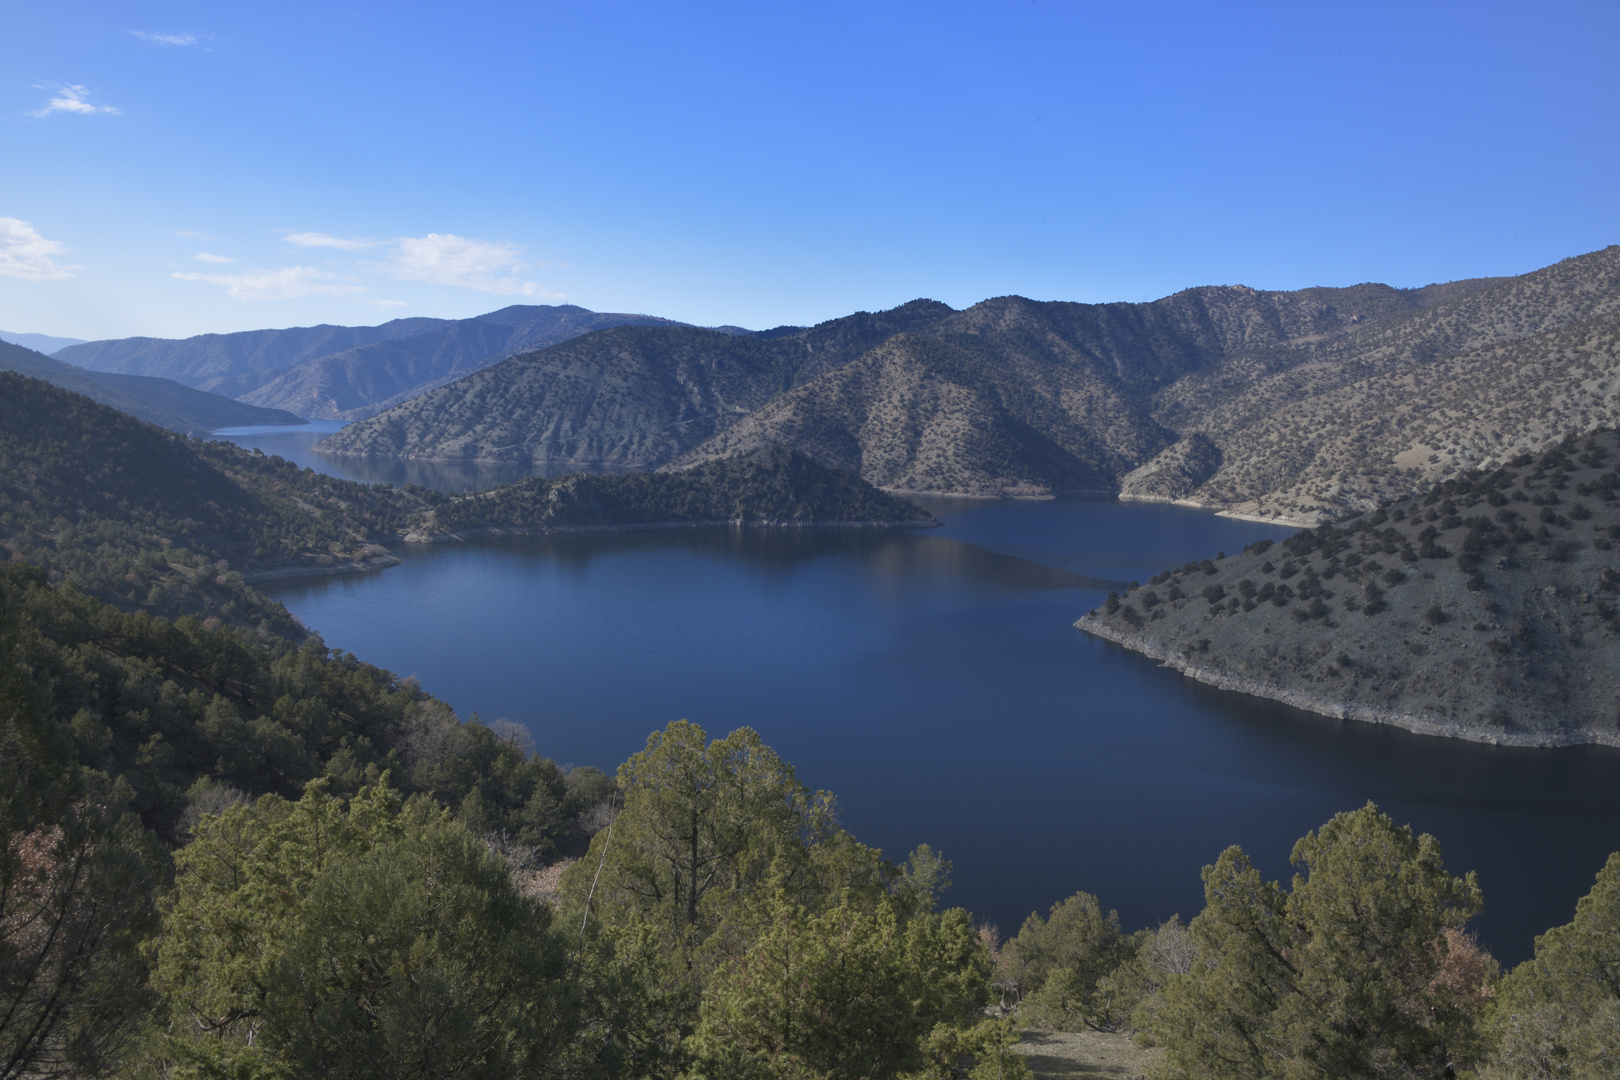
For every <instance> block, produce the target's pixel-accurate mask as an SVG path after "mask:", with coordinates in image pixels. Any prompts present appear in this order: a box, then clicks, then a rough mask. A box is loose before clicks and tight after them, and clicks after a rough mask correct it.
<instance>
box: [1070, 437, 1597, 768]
mask: <svg viewBox="0 0 1620 1080" xmlns="http://www.w3.org/2000/svg"><path fill="white" fill-rule="evenodd" d="M1616 541H1620V439H1617V437H1616V436H1615V434H1614V433H1613V432H1603V433H1600V434H1597V435H1594V436H1589V437H1585V438H1581V439H1573V438H1571V439H1566V440H1564V441H1562V442H1560V443H1557V444H1554V445H1553V446H1552V447H1550V448H1548V449H1547V450H1545V451H1543V452H1542V453H1540V454H1539V455H1536V456H1532V455H1529V454H1521V455H1519V456H1516V457H1514V458H1513V459H1511V460H1510V461H1509V462H1508V463H1507V465H1506V466H1504V467H1500V468H1497V469H1494V470H1490V471H1484V472H1479V473H1469V474H1464V475H1461V476H1458V477H1453V478H1452V479H1449V480H1446V481H1444V482H1441V483H1439V484H1436V485H1435V486H1433V487H1432V488H1431V489H1430V490H1429V491H1428V492H1427V493H1426V494H1424V495H1422V496H1410V497H1407V498H1403V499H1400V500H1397V501H1395V502H1393V503H1391V504H1389V505H1388V506H1386V507H1384V508H1382V509H1380V510H1378V511H1376V512H1373V513H1368V514H1362V515H1359V516H1356V517H1354V518H1353V519H1351V520H1349V521H1346V522H1343V523H1341V524H1339V525H1337V526H1335V525H1331V524H1329V525H1322V526H1320V527H1318V528H1315V529H1307V530H1305V531H1303V532H1301V533H1299V534H1298V535H1296V536H1295V537H1293V538H1291V539H1289V540H1286V541H1284V542H1282V543H1281V544H1277V545H1272V544H1271V543H1270V542H1269V541H1263V542H1261V543H1259V544H1255V545H1251V547H1250V548H1248V549H1245V551H1244V552H1242V553H1241V554H1234V555H1232V556H1231V557H1229V558H1228V557H1224V556H1218V557H1215V558H1211V559H1205V560H1203V561H1202V562H1200V563H1189V564H1188V565H1186V566H1183V567H1181V568H1179V569H1174V570H1166V571H1165V572H1163V573H1161V574H1159V575H1158V576H1156V577H1155V578H1153V579H1152V580H1151V581H1149V582H1148V583H1147V584H1146V585H1133V586H1132V587H1131V588H1130V589H1129V590H1127V591H1126V592H1125V594H1124V595H1117V594H1113V595H1110V597H1109V600H1108V603H1107V604H1106V605H1105V606H1104V607H1103V608H1100V609H1098V610H1096V611H1093V612H1091V613H1090V614H1088V615H1086V616H1085V617H1083V618H1082V619H1081V620H1080V621H1079V622H1078V623H1077V624H1076V625H1077V626H1079V627H1080V628H1081V629H1082V630H1085V631H1088V632H1090V633H1092V634H1096V635H1098V636H1100V637H1104V638H1107V639H1108V640H1111V641H1115V642H1118V643H1120V644H1122V645H1125V646H1126V647H1127V648H1130V649H1134V650H1136V651H1138V652H1141V653H1144V654H1146V655H1148V656H1151V657H1153V658H1155V659H1159V660H1163V661H1164V662H1165V663H1166V665H1167V666H1170V667H1174V668H1176V669H1178V670H1180V671H1182V672H1184V673H1185V674H1187V675H1190V676H1191V677H1193V678H1195V679H1198V680H1200V681H1202V682H1206V683H1210V684H1212V685H1215V686H1220V687H1224V688H1227V689H1231V690H1238V691H1242V692H1244V693H1250V694H1257V695H1260V696H1262V697H1269V698H1275V699H1277V700H1280V701H1285V702H1288V703H1290V704H1293V705H1297V706H1299V707H1301V708H1305V709H1310V710H1312V711H1315V712H1320V713H1325V714H1327V715H1330V716H1340V717H1346V718H1349V719H1353V720H1364V721H1371V722H1375V723H1387V724H1394V725H1397V726H1400V727H1404V728H1407V729H1410V730H1412V731H1418V732H1423V733H1428V734H1435V735H1446V736H1453V737H1460V738H1466V739H1473V740H1476V741H1485V742H1494V743H1504V744H1516V745H1531V746H1551V745H1562V744H1568V743H1583V742H1596V743H1603V744H1607V745H1616V746H1620V689H1617V688H1620V549H1617V548H1616Z"/></svg>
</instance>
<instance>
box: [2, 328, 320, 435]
mask: <svg viewBox="0 0 1620 1080" xmlns="http://www.w3.org/2000/svg"><path fill="white" fill-rule="evenodd" d="M0 371H15V372H17V373H19V374H22V375H29V376H32V377H33V378H36V379H43V380H45V381H46V382H48V383H50V384H51V385H53V386H60V387H62V388H63V389H64V390H72V391H74V392H75V393H79V394H83V395H85V396H86V397H89V398H94V399H95V400H96V401H99V402H101V403H102V404H103V405H111V406H112V407H113V408H115V409H119V410H122V411H123V412H127V413H129V414H130V415H131V416H135V417H138V418H139V419H142V420H145V421H147V422H148V423H152V424H157V425H158V426H160V427H166V428H168V429H169V430H171V431H178V432H181V433H182V434H186V435H202V434H205V433H207V432H210V431H216V430H218V429H220V428H227V427H252V426H256V425H265V426H277V425H280V426H290V425H297V424H302V423H304V420H303V419H302V418H301V417H298V416H294V415H293V414H292V413H289V412H284V411H282V410H280V409H261V408H259V407H258V406H256V405H247V404H244V403H242V402H240V401H233V400H231V399H230V398H228V397H221V396H220V395H218V394H210V393H208V392H206V391H203V390H193V389H192V388H191V387H189V386H183V385H181V384H180V383H177V382H174V381H173V380H170V379H159V378H154V377H151V376H147V375H113V374H107V373H105V372H99V371H87V370H85V369H84V368H78V367H74V366H72V365H71V364H64V363H62V362H61V361H59V360H53V359H51V358H50V357H48V356H45V355H43V354H41V353H37V352H35V351H33V350H32V349H25V348H23V347H22V346H20V345H13V344H10V343H8V342H3V341H0Z"/></svg>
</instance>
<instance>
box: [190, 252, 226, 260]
mask: <svg viewBox="0 0 1620 1080" xmlns="http://www.w3.org/2000/svg"><path fill="white" fill-rule="evenodd" d="M192 258H193V259H196V260H197V261H198V262H205V263H233V262H235V261H236V260H235V259H233V258H230V257H229V256H227V255H211V254H209V253H208V252H206V251H199V252H197V254H195V255H193V256H192Z"/></svg>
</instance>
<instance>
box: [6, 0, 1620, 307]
mask: <svg viewBox="0 0 1620 1080" xmlns="http://www.w3.org/2000/svg"><path fill="white" fill-rule="evenodd" d="M0 30H3V32H0V146H3V147H4V148H5V154H4V159H5V164H4V168H3V169H0V329H6V330H11V331H19V332H38V333H50V334H59V335H66V336H75V337H85V338H97V337H115V336H124V335H130V334H154V335H162V336H184V335H188V334H193V333H201V332H207V331H228V330H239V329H249V328H255V327H263V326H290V325H304V324H310V323H315V322H322V321H325V322H338V323H350V324H355V323H376V322H381V321H384V320H386V319H389V318H394V317H398V316H402V315H434V316H441V317H464V316H468V315H473V314H477V313H479V312H482V311H488V310H491V309H494V308H497V307H502V306H504V305H506V304H509V303H550V302H559V301H562V300H566V301H568V302H572V303H578V304H582V305H584V306H586V307H589V308H594V309H596V310H601V311H641V312H648V313H653V314H658V315H664V316H668V317H671V318H676V319H682V320H687V321H690V322H696V323H700V324H705V325H712V324H718V323H724V322H729V323H737V324H741V325H744V326H750V327H755V328H761V327H766V326H771V325H776V324H778V323H784V322H791V323H812V322H816V321H819V320H822V319H826V318H832V317H836V316H838V315H843V314H847V313H849V312H851V311H855V310H860V309H867V310H877V309H880V308H886V307H890V306H893V305H895V304H898V303H902V302H904V301H906V300H909V299H912V298H914V297H918V296H928V297H932V298H935V299H938V300H943V301H945V302H947V303H949V304H952V305H953V306H957V307H961V306H965V305H968V304H971V303H974V302H976V301H978V300H981V299H984V298H985V297H988V296H996V295H1002V294H1006V293H1020V294H1023V295H1026V296H1031V297H1035V298H1038V299H1072V300H1086V301H1104V300H1144V299H1150V298H1153V297H1157V296H1162V295H1166V294H1168V293H1171V292H1174V291H1176V290H1178V289H1182V288H1186V287H1189V286H1193V285H1201V284H1233V283H1243V284H1248V285H1252V286H1255V287H1258V288H1282V289H1287V288H1297V287H1302V286H1307V285H1318V284H1329V285H1342V284H1351V283H1354V282H1359V281H1367V280H1376V281H1387V282H1389V283H1391V284H1395V285H1403V286H1405V285H1420V284H1425V283H1427V282H1430V281H1446V280H1452V279H1456V278H1462V277H1474V276H1479V275H1489V274H1512V273H1521V272H1523V271H1526V270H1530V269H1533V268H1535V267H1538V266H1542V265H1545V264H1547V263H1550V262H1554V261H1556V260H1558V259H1560V258H1563V257H1566V256H1569V255H1574V254H1579V253H1581V252H1585V251H1590V250H1593V249H1596V248H1600V247H1603V246H1605V245H1607V244H1610V243H1614V242H1620V199H1617V198H1616V195H1615V193H1616V191H1617V190H1620V183H1617V179H1616V178H1617V177H1620V63H1616V62H1615V59H1614V49H1615V45H1616V43H1617V42H1620V3H1616V2H1615V0H1601V2H1600V0H1589V2H1571V3H1560V2H1556V0H1543V2H1538V3H1522V4H1512V5H1501V4H1489V3H1485V4H1481V3H1467V4H1463V3H1458V4H1438V3H1436V4H1425V3H1416V4H1414V3H1411V2H1407V3H1401V4H1387V5H1384V4H1373V3H1357V4H1353V5H1351V4H1340V5H1325V4H1299V3H1290V4H1209V3H1203V4H1168V3H1167V4H1122V3H1112V4H1079V3H1074V4H1062V3H1053V2H1050V0H1038V2H1030V0H1022V2H1015V0H1007V2H1005V3H999V4H950V3H927V4H922V3H919V4H899V3H896V4H883V3H872V2H868V3H863V4H838V3H806V2H799V0H781V2H770V3H758V2H756V3H748V4H718V3H716V4H702V5H679V4H671V3H664V4H616V3H592V4H581V3H570V4H548V3H540V2H529V3H522V4H515V3H514V4H497V3H474V2H463V3H458V4H448V3H440V4H420V3H410V2H399V0H390V2H389V3H386V4H385V3H353V2H349V0H327V2H324V3H319V4H302V3H289V2H277V3H273V4H251V5H250V4H221V3H218V2H214V3H206V4H204V3H195V4H187V3H172V4H162V3H152V4H141V3H79V2H75V0H49V2H36V0H3V3H0Z"/></svg>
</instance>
